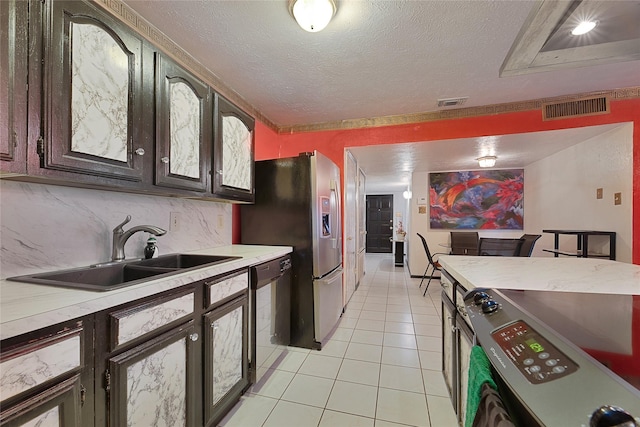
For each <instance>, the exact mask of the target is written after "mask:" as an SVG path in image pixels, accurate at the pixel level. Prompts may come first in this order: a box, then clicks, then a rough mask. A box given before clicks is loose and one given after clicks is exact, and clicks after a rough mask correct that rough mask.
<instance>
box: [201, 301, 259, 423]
mask: <svg viewBox="0 0 640 427" xmlns="http://www.w3.org/2000/svg"><path fill="white" fill-rule="evenodd" d="M204 328H205V341H204V346H205V347H204V357H205V360H204V398H205V402H204V411H205V425H207V426H209V425H213V424H214V423H216V422H217V421H218V420H219V419H220V418H222V417H223V416H224V414H225V413H226V412H228V411H229V409H230V408H231V407H232V406H233V405H234V404H235V402H236V401H237V400H238V399H239V398H240V395H241V394H242V392H243V390H244V389H245V387H246V386H247V385H248V384H249V370H248V368H249V367H248V329H247V328H248V309H247V294H246V292H245V294H244V295H242V296H241V297H239V298H236V299H234V300H232V301H230V302H229V303H227V304H225V305H223V306H222V307H220V308H218V309H215V310H213V311H212V312H210V313H207V314H205V316H204Z"/></svg>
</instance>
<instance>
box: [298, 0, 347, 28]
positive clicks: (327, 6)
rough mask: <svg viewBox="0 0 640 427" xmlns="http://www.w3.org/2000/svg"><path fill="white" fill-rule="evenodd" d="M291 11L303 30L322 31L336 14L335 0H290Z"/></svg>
mask: <svg viewBox="0 0 640 427" xmlns="http://www.w3.org/2000/svg"><path fill="white" fill-rule="evenodd" d="M289 12H290V13H291V15H293V17H294V18H295V20H296V22H298V25H300V27H302V29H303V30H305V31H309V32H310V33H317V32H318V31H322V30H323V29H324V27H326V26H327V25H328V24H329V21H331V18H333V15H335V14H336V4H335V3H334V1H333V0H289Z"/></svg>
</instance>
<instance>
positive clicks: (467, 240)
mask: <svg viewBox="0 0 640 427" xmlns="http://www.w3.org/2000/svg"><path fill="white" fill-rule="evenodd" d="M478 242H479V238H478V232H477V231H452V232H451V255H478Z"/></svg>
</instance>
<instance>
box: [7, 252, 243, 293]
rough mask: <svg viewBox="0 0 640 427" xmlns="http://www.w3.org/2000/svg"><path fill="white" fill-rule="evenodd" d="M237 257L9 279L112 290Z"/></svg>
mask: <svg viewBox="0 0 640 427" xmlns="http://www.w3.org/2000/svg"><path fill="white" fill-rule="evenodd" d="M238 258H240V257H236V256H221V255H197V254H170V255H163V256H160V257H158V258H151V259H144V260H135V261H123V262H112V263H105V264H96V265H91V266H88V267H80V268H74V269H69V270H60V271H53V272H49V273H39V274H31V275H25V276H16V277H9V278H8V279H7V280H13V281H19V282H28V283H37V284H40V285H49V286H61V287H65V288H75V289H83V290H89V291H111V290H114V289H120V288H124V287H127V286H132V285H136V284H139V283H144V282H146V281H149V280H154V279H159V278H162V277H167V276H170V275H172V274H176V273H182V272H185V271H190V270H195V269H198V268H203V267H209V266H212V265H215V264H220V263H223V262H227V261H231V260H234V259H238Z"/></svg>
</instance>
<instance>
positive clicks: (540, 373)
mask: <svg viewBox="0 0 640 427" xmlns="http://www.w3.org/2000/svg"><path fill="white" fill-rule="evenodd" d="M491 337H492V338H493V339H494V341H495V342H496V343H497V344H498V345H499V346H500V348H501V349H502V351H503V352H504V353H505V354H506V355H507V356H508V357H509V360H511V362H512V363H513V364H514V365H515V366H516V368H517V369H518V370H519V371H520V372H521V373H522V375H524V376H525V378H526V379H527V381H529V382H530V383H532V384H540V383H545V382H549V381H553V380H555V379H558V378H562V377H564V376H567V375H569V374H572V373H573V372H575V371H577V370H578V365H577V364H576V363H575V362H574V361H572V360H571V359H569V358H568V357H567V356H566V355H565V354H563V353H562V352H561V351H560V350H558V349H557V348H556V347H555V346H553V345H552V344H551V343H549V341H547V340H546V339H545V338H544V337H542V336H541V335H540V334H538V333H537V332H536V331H535V330H534V329H533V328H531V327H530V326H529V325H528V324H527V323H526V322H524V321H522V320H518V321H516V322H514V323H510V324H508V325H506V326H503V327H502V328H500V329H498V330H496V331H495V332H493V333H492V334H491Z"/></svg>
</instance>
